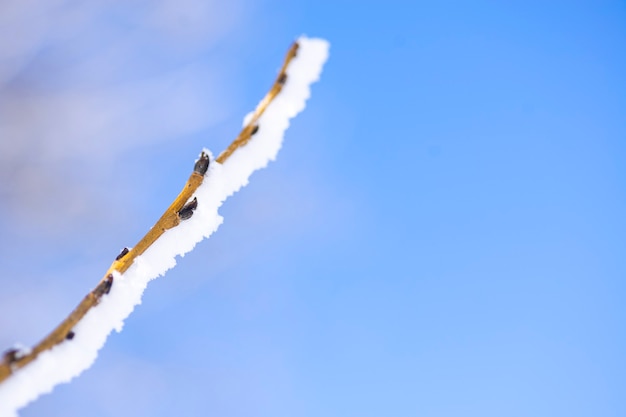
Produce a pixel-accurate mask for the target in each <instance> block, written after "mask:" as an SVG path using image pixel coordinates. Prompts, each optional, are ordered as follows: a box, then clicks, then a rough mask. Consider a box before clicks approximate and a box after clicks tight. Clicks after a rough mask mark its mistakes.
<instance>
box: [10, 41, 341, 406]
mask: <svg viewBox="0 0 626 417" xmlns="http://www.w3.org/2000/svg"><path fill="white" fill-rule="evenodd" d="M328 48H329V44H328V42H326V41H324V40H321V39H309V38H306V37H301V38H299V39H298V40H297V41H296V42H295V43H294V44H293V45H292V46H291V48H290V49H289V52H288V53H287V57H286V58H285V63H284V64H283V66H282V68H281V70H280V72H279V74H278V77H277V79H276V81H275V82H274V84H273V86H272V88H271V89H270V91H269V92H268V93H267V95H266V96H265V97H264V98H263V100H261V102H260V103H259V104H258V106H257V107H256V109H255V110H254V111H253V112H252V113H250V114H249V115H247V116H246V118H245V120H244V127H243V129H242V131H241V133H240V134H239V135H238V136H237V138H236V139H235V140H234V141H233V143H232V144H231V145H230V146H229V147H228V148H227V149H226V150H225V151H224V152H222V153H221V154H220V155H219V156H218V157H217V158H215V159H213V157H212V155H211V153H210V152H209V151H208V150H203V151H202V153H201V154H200V157H199V158H198V160H197V161H196V163H195V166H194V170H193V172H192V174H191V176H190V177H189V180H188V181H187V183H186V184H185V186H184V187H183V190H182V191H181V193H180V194H179V195H178V197H176V199H175V200H174V202H173V203H172V204H171V205H170V206H169V207H168V209H167V210H166V211H165V213H164V214H163V216H161V218H160V219H159V220H158V221H157V223H156V224H155V225H154V227H152V229H150V231H149V232H148V233H147V234H146V236H144V237H143V238H142V239H141V240H140V241H139V242H138V243H137V245H136V246H135V247H133V248H131V249H124V250H123V251H122V253H120V255H119V256H118V257H117V259H116V260H115V261H114V262H113V264H112V265H111V267H110V268H109V270H108V271H107V272H106V274H105V275H104V278H103V279H102V280H101V281H100V282H99V283H98V285H97V286H96V287H95V288H94V289H93V290H92V291H91V292H90V293H89V294H87V296H86V297H85V298H84V299H83V300H82V301H81V303H80V304H79V305H78V306H77V307H76V308H75V309H74V311H73V312H72V313H71V314H70V315H69V316H68V317H67V318H66V319H65V320H64V321H63V322H62V323H61V324H60V325H59V326H58V327H57V328H56V329H54V330H53V331H52V332H51V333H50V334H49V335H48V336H46V338H44V339H43V340H42V341H41V342H40V343H39V344H37V345H36V346H34V347H33V348H32V349H10V350H8V351H6V352H5V354H4V356H3V357H2V359H1V361H0V416H3V417H4V416H16V415H17V410H19V409H20V408H22V407H24V406H25V405H26V404H28V403H29V402H31V401H33V400H35V399H36V398H37V397H38V396H39V395H41V394H44V393H48V392H51V391H52V389H53V388H54V387H55V386H56V385H57V384H60V383H64V382H69V381H70V380H71V379H72V378H74V377H76V376H78V375H79V374H80V373H81V372H82V371H84V370H85V369H87V368H89V367H90V366H91V365H92V364H93V363H94V361H95V360H96V357H97V355H98V351H99V350H100V348H102V346H103V345H104V343H105V341H106V339H107V337H108V335H109V334H110V333H111V331H112V330H113V329H115V330H117V331H118V332H119V331H121V330H122V327H123V325H124V320H125V319H126V317H128V316H129V315H130V313H132V311H133V309H134V308H135V306H136V305H138V304H140V303H141V297H142V294H143V291H144V290H145V288H146V286H147V285H148V282H150V281H151V280H153V279H154V278H157V277H159V276H161V275H164V274H165V272H166V271H168V270H169V269H171V268H173V267H174V266H175V265H176V256H183V255H184V254H185V253H187V252H189V251H191V250H192V249H193V248H194V246H195V245H196V243H198V242H200V241H201V240H202V239H204V238H208V237H209V236H210V235H211V234H212V233H213V232H215V231H216V230H217V228H218V227H219V226H220V224H221V223H222V220H223V219H222V217H221V216H220V215H219V213H218V209H219V207H220V206H221V205H222V203H223V202H224V200H226V198H228V197H229V196H231V195H232V194H234V193H235V192H237V191H238V190H239V189H240V188H241V187H243V186H245V185H246V184H248V179H249V178H250V175H252V173H253V172H254V171H256V170H258V169H261V168H264V167H265V166H267V164H268V162H269V161H272V160H274V159H275V158H276V155H277V153H278V150H279V149H280V147H281V144H282V140H283V135H284V132H285V130H286V129H287V128H288V127H289V120H290V119H291V118H293V117H294V116H296V115H297V114H298V113H299V112H301V111H302V110H303V109H304V107H305V102H306V100H307V99H308V98H309V96H310V85H311V84H312V83H314V82H315V81H317V80H318V79H319V76H320V73H321V71H322V66H323V65H324V62H325V61H326V59H327V58H328Z"/></svg>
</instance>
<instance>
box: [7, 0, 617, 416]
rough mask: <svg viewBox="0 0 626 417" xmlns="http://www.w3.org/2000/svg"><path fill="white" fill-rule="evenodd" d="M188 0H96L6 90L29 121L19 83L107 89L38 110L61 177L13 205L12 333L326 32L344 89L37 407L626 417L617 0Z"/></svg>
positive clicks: (54, 173) (331, 91) (90, 274)
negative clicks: (172, 4)
mask: <svg viewBox="0 0 626 417" xmlns="http://www.w3.org/2000/svg"><path fill="white" fill-rule="evenodd" d="M165 3H167V2H165ZM194 4H195V2H194V1H186V2H183V4H182V5H181V6H180V7H181V8H183V9H184V8H186V7H188V8H189V10H192V12H190V13H189V14H187V15H186V17H185V15H184V14H183V17H181V18H180V19H178V20H177V19H174V18H172V14H175V12H172V11H171V10H170V9H168V8H167V7H163V10H161V11H160V12H159V13H161V14H159V13H153V14H150V13H148V11H149V10H151V7H152V6H150V5H151V3H149V2H137V4H136V5H134V6H132V7H131V6H122V5H116V6H104V5H100V6H98V7H101V9H102V10H103V11H98V14H97V17H95V18H93V21H92V22H97V24H96V23H92V24H89V25H85V27H83V28H82V29H81V30H77V31H76V33H73V34H71V36H70V35H67V36H66V37H63V36H57V37H52V38H50V39H49V40H48V41H42V42H41V44H40V45H39V46H38V47H37V48H36V53H34V55H33V56H31V57H30V58H29V60H28V63H24V64H23V66H22V67H20V68H21V69H20V70H19V71H17V73H16V75H15V76H14V77H13V78H11V79H10V80H8V81H5V84H4V86H3V87H2V88H3V91H4V92H5V96H6V94H8V93H7V92H10V93H11V95H10V97H15V100H17V101H15V102H9V103H8V104H6V105H5V107H4V108H12V109H16V108H17V109H18V110H19V113H12V114H11V117H12V119H11V121H12V123H13V122H14V121H15V120H16V119H15V118H16V117H17V116H15V114H19V115H20V117H23V118H24V119H25V120H27V121H26V122H24V123H22V124H18V125H17V126H18V127H19V128H20V129H22V130H23V129H26V128H28V129H30V128H31V127H29V123H28V120H32V117H33V116H32V113H31V112H32V111H33V110H32V109H33V108H34V107H33V106H30V107H29V106H26V105H24V104H23V102H22V101H19V98H20V97H22V96H21V95H20V94H21V93H20V92H22V91H26V92H32V91H35V92H38V93H41V94H44V93H45V94H53V93H55V92H63V91H68V90H71V91H80V92H83V93H84V94H85V95H84V96H81V95H76V96H75V99H76V100H75V101H76V104H75V106H74V107H71V109H73V110H71V111H69V110H68V112H67V113H63V117H59V116H58V114H57V113H55V112H54V111H53V110H54V109H52V110H50V109H47V108H46V107H45V106H44V105H41V106H42V107H41V109H40V110H38V112H37V113H36V115H35V116H36V119H35V120H36V121H39V122H40V123H43V122H42V120H43V121H45V123H44V124H43V125H44V126H45V129H44V128H42V129H41V130H40V131H34V132H35V133H37V132H43V133H41V134H40V135H39V136H37V137H38V138H39V139H38V140H39V142H35V140H34V139H33V142H32V143H30V142H29V147H30V146H32V147H33V148H35V147H38V146H41V147H43V148H45V149H47V147H49V148H50V152H47V153H46V154H45V155H42V156H41V159H40V160H37V159H33V161H36V162H37V163H41V164H42V165H43V166H45V167H46V169H47V172H48V174H46V175H45V176H40V177H37V176H36V174H32V175H35V177H33V176H32V175H31V176H30V177H28V178H29V181H30V182H27V183H28V184H31V182H32V183H35V184H37V183H41V181H44V180H46V181H51V183H50V184H49V185H47V186H45V187H40V188H37V187H34V186H33V187H34V188H33V190H34V191H32V192H26V191H24V190H23V189H20V190H21V191H19V190H18V191H16V190H14V189H8V188H7V187H6V186H5V188H3V189H2V191H3V194H2V195H0V197H2V200H0V203H2V206H1V209H2V213H3V220H2V221H1V223H0V225H1V226H2V228H3V232H2V233H1V234H0V235H1V236H2V237H1V238H0V245H2V251H1V252H2V255H0V256H1V258H0V259H1V260H2V264H3V265H4V273H3V274H2V276H1V277H0V283H1V284H2V286H3V288H5V290H4V291H1V292H3V293H4V294H2V295H0V314H1V315H2V318H1V319H0V341H1V342H2V343H3V345H7V347H8V346H9V345H10V344H11V343H13V342H14V341H18V340H19V341H22V342H24V343H28V344H32V343H34V342H36V341H37V340H38V339H39V338H40V337H41V336H43V335H44V333H45V332H46V331H47V330H49V329H50V328H51V327H52V326H53V325H54V324H56V323H57V322H58V321H59V320H60V319H61V318H62V317H63V316H64V315H65V314H67V313H68V312H69V311H70V310H71V309H72V308H73V307H74V305H75V304H76V303H77V302H78V301H79V300H80V298H81V296H82V295H83V294H84V293H85V292H86V291H87V290H89V289H90V288H91V287H92V286H93V285H94V284H95V283H96V282H97V280H98V279H99V278H100V276H101V274H102V273H103V272H104V271H105V270H106V268H107V267H108V265H109V263H110V262H111V260H112V259H113V257H115V255H116V254H117V252H118V250H119V249H120V248H121V247H123V246H124V245H132V244H133V243H134V242H135V241H137V240H138V239H139V238H140V237H141V236H142V234H143V233H145V231H146V230H147V229H148V228H149V227H150V226H151V225H152V224H153V222H154V221H155V220H156V219H157V218H158V216H159V215H160V213H161V212H162V211H163V209H164V208H165V207H166V206H167V205H168V204H169V201H170V200H171V199H172V198H173V197H174V196H175V195H176V194H177V192H178V189H179V188H180V186H181V185H182V184H183V182H184V180H185V179H186V177H187V175H188V173H189V172H190V170H191V167H192V164H193V160H194V158H195V157H196V155H197V153H198V152H199V151H200V150H201V149H202V147H205V146H206V147H209V148H211V149H213V150H214V151H215V152H219V151H220V150H222V149H223V148H224V147H225V146H226V145H227V144H228V143H229V142H230V141H231V140H232V138H233V137H234V135H235V134H236V132H237V131H238V129H239V128H240V126H241V119H242V117H243V116H244V115H245V114H246V113H247V112H248V111H249V110H250V109H252V108H253V106H254V105H255V104H256V102H257V101H258V100H259V99H260V98H261V97H262V96H263V94H264V93H265V91H266V90H267V88H268V87H269V85H270V83H271V81H272V79H273V77H274V75H275V71H276V70H277V68H278V67H279V65H280V63H281V60H282V58H283V56H284V53H285V51H286V49H287V47H288V45H289V43H290V42H291V41H292V40H293V39H294V38H295V37H297V36H299V35H301V34H303V33H304V34H307V35H310V36H319V37H324V38H326V39H328V40H329V41H330V42H331V55H330V60H329V62H328V64H327V66H326V68H325V70H324V73H323V75H322V80H321V82H320V83H319V84H316V85H314V87H313V94H312V98H311V100H310V102H309V104H308V107H307V109H306V110H305V111H304V113H302V114H301V115H300V116H298V118H297V119H295V121H294V122H293V123H292V126H291V128H290V129H289V130H288V131H287V135H286V138H285V144H284V147H283V149H282V150H281V152H280V154H279V156H278V160H277V161H276V162H275V163H272V164H271V165H270V166H269V167H268V168H267V169H266V170H264V171H262V172H259V173H257V174H255V175H254V176H253V177H252V180H251V183H250V185H249V186H248V187H246V188H245V189H243V190H242V191H241V192H240V193H238V194H237V195H235V196H234V197H233V198H231V199H230V200H228V201H227V203H226V205H225V206H224V208H223V211H222V214H223V215H224V217H225V222H224V224H223V225H222V227H221V228H220V230H219V231H218V232H217V233H216V234H214V235H213V236H212V238H211V239H210V240H209V241H205V242H203V243H201V244H200V245H199V246H198V247H197V248H196V249H195V250H194V251H193V252H192V253H191V254H189V255H188V256H186V257H185V258H184V259H182V260H181V261H180V262H179V265H178V266H177V267H176V268H175V269H174V270H173V271H170V272H169V273H168V275H167V276H166V277H165V278H162V279H159V280H157V281H155V282H154V283H153V284H152V285H151V286H150V287H149V288H148V290H147V292H146V294H145V297H144V303H143V305H141V306H140V307H138V309H137V310H136V311H135V313H134V314H133V315H132V316H131V317H130V319H129V320H128V321H127V323H126V326H125V329H124V331H123V332H122V333H120V334H114V335H112V336H111V337H110V339H109V341H108V343H107V345H106V346H105V348H104V349H103V351H102V352H101V354H100V357H99V359H98V361H97V363H96V364H95V366H94V367H93V368H92V369H90V370H89V371H87V372H85V373H84V374H83V375H82V376H81V377H79V378H78V379H77V380H75V381H74V382H72V383H71V384H69V385H64V386H60V387H58V388H57V389H56V391H55V392H54V393H53V394H52V395H48V396H45V397H42V398H41V399H40V400H39V401H37V402H36V403H34V404H32V405H31V406H30V407H28V408H27V409H25V410H24V411H23V414H22V415H23V416H25V417H31V416H66V417H70V416H85V415H89V416H94V417H101V416H102V417H104V416H116V417H123V416H139V415H141V416H173V415H185V416H220V417H226V416H237V417H240V416H241V417H243V416H250V417H251V416H255V417H259V416H272V417H282V416H285V417H287V416H289V417H293V416H299V417H309V416H310V417H321V416H324V417H334V416H336V417H350V416H358V417H370V416H371V417H383V416H384V417H414V416H423V417H452V416H476V417H500V416H507V417H516V416H532V417H543V416H545V417H554V416H567V417H577V416H581V417H582V416H594V417H618V416H623V415H626V405H625V404H626V402H625V401H624V392H626V360H625V359H624V358H625V355H624V352H626V325H625V323H626V313H625V311H626V310H625V308H624V299H625V298H626V283H625V282H626V281H625V278H626V261H625V260H624V259H626V258H625V257H624V251H625V249H626V237H625V236H626V216H625V214H626V169H625V168H624V166H625V161H626V77H624V74H626V5H625V4H624V3H623V2H619V1H586V2H585V1H548V2H545V1H541V2H540V1H524V2H496V1H473V2H462V1H447V2H408V1H405V2H402V1H388V2H368V1H365V2H346V1H333V2H331V1H315V2H308V1H304V2H281V1H264V2H260V3H254V4H250V3H247V2H245V1H244V2H238V3H233V6H232V7H217V6H216V5H209V6H206V7H207V9H206V10H204V9H202V8H200V9H197V5H194ZM94 7H96V6H94ZM194 7H195V8H194ZM185 10H186V9H185ZM193 10H199V11H196V12H193ZM203 10H204V11H203ZM162 14H164V15H165V16H166V17H167V16H169V17H170V18H172V19H171V20H168V19H165V18H162V19H161V20H159V19H158V18H157V17H159V16H161V15H162ZM155 15H156V16H157V17H154V16H155ZM146 16H151V17H150V18H148V17H146ZM194 16H195V17H194ZM197 16H203V18H204V19H205V20H206V22H205V21H204V20H202V19H200V18H198V19H199V20H194V18H197ZM163 19H164V21H165V22H166V23H162V21H163ZM185 19H188V20H185ZM189 19H191V20H189ZM189 21H191V23H188V22H189ZM154 22H157V23H158V24H156V23H154ZM159 22H160V23H159ZM172 22H174V23H172ZM194 22H195V23H194ZM159 25H160V26H159ZM168 25H171V27H174V29H172V30H171V31H170V32H168V31H167V30H165V29H163V28H164V27H165V28H166V29H167V28H171V27H170V26H168ZM194 25H195V26H194ZM207 25H208V27H209V28H210V30H209V29H206V31H205V29H203V28H205V26H207ZM188 27H189V30H187V28H188ZM155 28H156V29H155ZM44 39H48V38H45V37H44ZM204 74H206V79H205V78H203V77H204ZM77 85H78V86H77ZM116 88H117V89H116ZM100 90H103V91H107V92H108V91H110V92H111V93H110V97H109V96H108V95H107V96H106V97H105V98H102V97H100V96H98V97H100V99H98V100H94V102H88V103H87V102H86V101H87V99H86V97H92V96H91V95H90V94H91V93H92V92H94V91H100ZM42 92H43V93H42ZM116 92H119V94H118V95H115V94H116ZM24 94H26V93H24ZM103 97H104V96H103ZM173 97H175V98H176V100H174V101H173ZM127 98H132V100H130V101H129V99H127ZM133 100H134V101H133ZM15 103H17V104H15ZM120 103H131V104H132V103H135V104H133V105H131V104H129V105H128V108H124V109H123V111H120V113H119V114H117V113H115V112H113V110H111V112H108V110H107V112H108V113H106V114H113V116H111V119H106V121H105V122H102V123H101V124H100V125H99V124H98V123H96V122H93V123H92V124H89V123H88V122H84V123H79V122H76V121H77V120H91V119H89V118H88V117H87V116H84V115H83V114H82V113H80V111H79V110H81V109H83V110H84V112H85V114H87V113H86V112H87V111H88V110H89V107H88V108H87V109H84V106H93V108H94V109H96V110H94V112H93V114H95V115H99V114H100V112H99V110H97V109H99V107H98V106H100V105H102V106H109V107H110V108H112V109H116V108H119V107H120V106H121V104H120ZM20 104H21V105H22V107H19V105H20ZM7 106H8V107H7ZM107 108H108V107H107ZM37 109H39V107H37ZM15 112H17V110H16V111H15ZM103 112H104V109H103ZM5 114H7V113H5ZM42 114H43V116H42ZM88 115H90V116H89V117H91V118H95V116H93V115H92V113H89V114H88ZM168 115H171V117H172V118H171V119H168V117H169V116H168ZM2 118H4V116H0V124H1V121H2ZM167 120H172V122H171V124H167V123H170V122H167V123H166V121H167ZM124 123H125V124H124ZM68 125H70V126H75V129H74V128H73V130H71V131H67V126H68ZM83 125H84V126H86V127H85V130H84V131H81V130H80V129H81V126H83ZM120 126H121V127H120ZM16 129H17V128H16ZM54 131H57V132H58V131H61V132H63V134H62V135H61V134H59V135H58V137H57V136H54V135H52V133H50V132H54ZM29 132H30V131H29ZM102 132H104V133H102ZM44 133H45V135H48V136H43V137H42V136H41V135H43V134H44ZM2 134H3V137H2V138H0V140H1V141H2V142H9V141H11V140H12V139H11V137H9V136H6V133H5V132H3V133H2ZM71 135H74V136H71ZM98 135H102V137H100V136H98ZM35 136H36V135H34V133H33V135H32V137H35ZM70 136H71V137H73V138H74V139H72V142H70V143H71V144H73V145H72V146H75V150H74V151H72V152H69V151H68V152H66V153H62V152H61V155H58V154H57V153H55V151H54V150H55V149H58V148H61V147H62V144H63V142H62V140H64V139H63V138H67V137H70ZM25 137H27V136H25ZM28 137H30V136H28ZM90 138H91V139H90ZM55 140H56V141H61V142H54V141H55ZM68 140H69V139H68ZM83 140H87V141H88V140H93V141H94V143H93V144H92V145H89V146H98V149H99V150H100V152H99V153H98V155H92V156H91V159H89V160H88V161H87V162H85V159H86V158H88V156H87V155H89V151H88V150H86V151H81V150H80V147H81V146H85V145H84V143H83V142H82V141H83ZM46 141H48V142H46ZM47 143H49V144H50V145H47ZM81 143H83V145H81ZM63 146H67V145H63ZM11 149H12V148H11ZM111 149H113V150H111ZM20 152H21V153H19V152H17V151H16V155H18V156H19V157H20V158H22V159H23V160H24V161H27V162H28V161H31V159H32V158H33V157H32V156H29V155H30V151H23V150H22V151H20ZM59 152H60V151H59ZM5 153H6V151H5ZM16 158H17V157H16ZM29 158H30V159H29ZM14 159H15V158H14ZM14 159H12V160H14ZM24 164H26V163H23V165H24ZM26 165H28V164H26ZM20 166H21V165H20ZM19 172H23V170H22V171H20V170H19V169H17V168H16V169H15V170H12V171H10V170H5V171H3V172H2V175H3V176H2V180H3V181H4V182H5V183H7V184H10V183H15V181H26V180H24V179H23V177H19V178H18V177H17V176H16V175H17V174H16V173H19ZM29 172H30V171H29ZM40 175H41V174H40ZM33 178H34V179H33ZM67 187H70V189H69V191H63V190H67V189H68V188H67ZM7 189H8V191H7ZM37 190H39V191H37ZM20 193H21V194H20ZM33 193H35V196H33ZM37 193H41V194H37ZM64 193H67V195H66V194H64ZM64 196H65V197H64ZM77 196H78V197H77ZM24 199H26V201H28V204H27V205H28V207H27V208H22V207H21V206H20V202H23V201H25V200H24ZM70 200H71V201H72V202H74V203H73V204H74V205H72V206H71V207H73V208H72V210H70V209H69V208H68V209H66V201H70ZM40 202H41V203H40ZM25 210H26V211H25ZM29 210H30V211H29ZM51 210H53V211H54V213H55V214H54V216H51V217H49V216H47V214H46V213H49V212H50V211H51ZM24 213H27V214H28V216H25V215H24ZM5 231H6V232H5ZM32 250H35V251H36V253H35V254H33V253H29V251H32ZM24 262H26V265H24ZM33 300H35V301H33ZM32 303H35V304H32Z"/></svg>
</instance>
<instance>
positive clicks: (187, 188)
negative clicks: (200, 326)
mask: <svg viewBox="0 0 626 417" xmlns="http://www.w3.org/2000/svg"><path fill="white" fill-rule="evenodd" d="M297 51H298V43H297V42H294V43H293V44H292V46H291V47H290V48H289V51H288V52H287V56H286V57H285V61H284V63H283V66H282V67H281V69H280V72H279V73H278V76H277V78H276V80H275V81H274V84H273V85H272V87H271V88H270V90H269V92H268V93H267V94H266V95H265V97H264V98H263V100H261V102H260V103H259V104H258V105H257V107H256V109H255V110H254V112H253V113H252V115H251V117H250V118H249V121H248V123H246V125H245V126H244V127H243V129H242V130H241V132H240V133H239V135H238V136H237V137H236V138H235V140H234V141H233V142H232V143H231V144H230V145H229V146H228V148H226V149H225V150H224V151H223V152H222V153H221V154H220V155H219V156H218V157H217V158H216V159H215V161H216V162H218V163H220V164H223V163H224V162H225V161H226V160H227V159H228V158H229V157H230V156H231V155H232V154H233V153H235V152H236V151H237V149H239V148H241V147H243V146H245V145H246V144H247V143H248V142H249V141H250V139H251V138H252V136H253V135H254V134H255V133H256V131H257V129H258V125H257V122H258V120H259V118H260V117H261V116H262V115H263V113H264V112H265V109H266V108H267V107H268V105H269V104H270V103H271V102H272V101H273V100H274V98H275V97H276V96H277V95H278V94H279V93H280V92H281V90H282V88H283V85H284V84H285V81H286V79H287V73H286V69H287V67H288V65H289V63H290V62H291V60H292V59H293V58H294V57H295V56H296V53H297ZM208 165H209V156H208V155H207V154H205V153H204V152H203V153H202V154H201V155H200V158H199V159H198V161H197V162H196V164H195V166H194V170H193V172H192V174H191V176H190V177H189V179H188V180H187V182H186V183H185V185H184V187H183V189H182V191H181V192H180V194H179V195H178V196H177V197H176V198H175V199H174V201H173V202H172V204H170V206H169V207H168V208H167V210H165V213H163V215H162V216H161V218H160V219H159V220H158V221H157V222H156V224H155V225H154V226H153V227H152V228H151V229H150V230H149V231H148V233H146V235H145V236H144V237H143V238H142V239H141V240H140V241H139V242H138V243H137V245H135V246H134V247H133V248H132V249H124V251H122V253H120V255H118V257H117V258H116V259H115V261H113V263H112V264H111V266H110V268H109V269H108V270H107V272H106V274H105V275H104V278H102V280H100V282H99V283H98V285H97V286H96V287H95V288H94V289H93V290H92V291H91V292H89V293H88V294H87V295H86V296H85V298H83V300H82V301H81V302H80V304H78V306H77V307H76V308H75V309H74V311H72V312H71V313H70V315H69V316H67V318H65V320H63V321H62V322H61V324H59V325H58V326H57V327H56V328H55V329H54V330H53V331H52V332H51V333H50V334H48V336H46V337H45V338H44V339H43V340H42V341H40V342H39V343H38V344H37V345H35V346H34V347H33V348H32V349H31V350H30V351H27V352H21V351H17V350H14V349H11V350H8V351H6V352H5V354H4V356H3V358H2V360H1V363H0V383H2V382H3V381H5V380H7V379H8V378H9V377H10V376H11V375H12V374H13V373H14V372H15V371H17V370H18V369H20V368H22V367H24V366H26V365H28V364H29V363H31V362H32V361H34V360H35V359H37V357H38V356H39V355H40V354H41V353H42V352H45V351H47V350H50V349H52V348H53V347H54V346H57V345H59V344H60V343H62V342H63V341H65V340H69V339H72V338H73V337H74V332H73V330H72V329H73V328H74V327H75V326H76V324H77V323H78V322H80V321H81V320H82V319H83V317H84V316H85V314H87V312H88V311H89V310H91V309H92V308H93V307H94V306H96V305H97V304H98V303H99V302H100V299H101V298H102V296H103V295H104V294H107V293H108V292H109V290H110V289H111V286H112V285H114V282H113V280H114V272H118V273H120V274H123V273H124V272H126V271H127V270H128V268H129V267H130V266H131V265H132V264H133V262H134V261H135V259H136V258H137V257H138V256H140V255H141V254H143V253H144V252H145V251H146V250H147V249H148V248H149V247H150V246H152V244H154V242H156V241H157V240H158V239H159V238H160V237H161V236H162V235H163V233H164V232H165V231H167V230H169V229H172V228H174V227H176V226H178V225H179V224H180V222H181V221H184V220H185V219H187V218H189V217H190V216H191V214H192V213H193V210H194V209H195V205H194V201H191V202H189V199H190V198H191V196H192V195H193V194H194V193H195V191H196V190H197V189H198V187H199V186H200V185H201V184H202V181H203V179H204V174H205V173H206V171H207V168H208Z"/></svg>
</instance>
